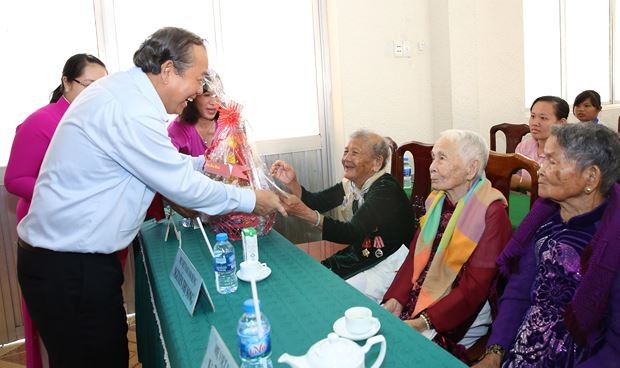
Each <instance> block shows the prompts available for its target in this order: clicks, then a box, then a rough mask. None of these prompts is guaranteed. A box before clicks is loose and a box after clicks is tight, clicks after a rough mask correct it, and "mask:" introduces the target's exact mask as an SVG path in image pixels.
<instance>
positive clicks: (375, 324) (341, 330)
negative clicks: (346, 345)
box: [334, 317, 381, 341]
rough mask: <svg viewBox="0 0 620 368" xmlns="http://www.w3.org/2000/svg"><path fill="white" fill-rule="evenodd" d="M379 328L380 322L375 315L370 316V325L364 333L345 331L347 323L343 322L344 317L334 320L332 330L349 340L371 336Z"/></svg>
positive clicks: (364, 338)
mask: <svg viewBox="0 0 620 368" xmlns="http://www.w3.org/2000/svg"><path fill="white" fill-rule="evenodd" d="M379 329H381V322H379V320H378V319H377V318H375V317H373V318H372V327H371V328H370V329H369V330H368V331H366V332H365V333H361V334H355V333H353V332H349V331H347V325H346V324H345V320H344V317H340V318H338V320H337V321H336V322H334V332H335V333H337V334H338V336H340V337H344V338H345V339H349V340H355V341H358V340H366V339H367V338H369V337H372V336H374V335H376V334H377V332H379Z"/></svg>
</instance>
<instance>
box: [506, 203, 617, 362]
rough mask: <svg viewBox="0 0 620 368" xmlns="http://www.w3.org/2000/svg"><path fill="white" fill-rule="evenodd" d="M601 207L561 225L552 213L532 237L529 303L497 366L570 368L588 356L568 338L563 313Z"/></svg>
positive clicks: (578, 279) (561, 222)
mask: <svg viewBox="0 0 620 368" xmlns="http://www.w3.org/2000/svg"><path fill="white" fill-rule="evenodd" d="M606 204H607V202H605V203H604V204H602V205H600V206H599V207H597V208H596V209H594V210H593V211H591V212H589V213H587V214H583V215H580V216H576V217H574V218H572V219H570V220H569V221H568V222H564V221H562V218H561V217H560V213H559V211H558V212H556V213H555V214H554V215H553V216H552V217H551V218H550V219H549V221H548V222H547V223H545V224H544V225H543V226H541V227H540V229H539V230H538V231H537V232H536V234H535V235H534V239H536V241H535V247H534V250H535V256H536V265H537V267H536V270H537V272H536V276H535V279H534V284H533V285H532V289H531V294H530V298H531V302H532V304H531V306H530V307H529V309H528V310H527V312H526V314H525V317H524V319H523V322H522V323H521V326H520V327H519V329H518V331H517V335H516V339H515V342H514V344H513V346H512V347H511V348H510V350H509V352H508V353H507V356H506V358H505V361H504V365H503V367H573V366H575V364H576V363H577V362H579V361H581V360H582V359H584V358H587V357H588V356H589V355H590V352H588V351H586V349H585V348H584V347H582V346H580V345H578V344H577V343H575V342H574V341H573V339H572V336H571V335H570V334H569V333H568V331H567V329H566V325H565V323H564V311H565V309H566V306H567V305H568V304H569V303H570V301H571V300H572V298H573V295H574V293H575V290H576V288H577V286H578V285H579V282H580V281H581V277H582V275H581V272H580V268H581V267H580V265H581V254H582V252H583V250H584V248H585V247H586V246H587V245H588V243H590V241H591V239H592V237H593V236H594V233H595V232H596V228H597V226H598V224H599V222H600V219H601V217H602V216H603V213H604V211H605V207H606Z"/></svg>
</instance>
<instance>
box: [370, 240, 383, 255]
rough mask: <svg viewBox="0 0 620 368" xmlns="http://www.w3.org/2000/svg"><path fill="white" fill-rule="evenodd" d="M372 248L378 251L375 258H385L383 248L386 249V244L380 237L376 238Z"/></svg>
mask: <svg viewBox="0 0 620 368" xmlns="http://www.w3.org/2000/svg"><path fill="white" fill-rule="evenodd" d="M372 246H373V247H374V248H377V250H375V257H377V258H381V257H383V251H382V250H381V248H383V247H385V244H383V239H381V237H380V236H379V235H377V236H375V239H374V241H373V244H372Z"/></svg>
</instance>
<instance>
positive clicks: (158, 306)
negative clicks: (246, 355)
mask: <svg viewBox="0 0 620 368" xmlns="http://www.w3.org/2000/svg"><path fill="white" fill-rule="evenodd" d="M164 231H165V224H164V223H163V222H160V223H156V222H154V221H153V220H151V221H148V222H145V223H144V224H143V226H142V229H141V232H140V243H141V244H140V246H139V247H136V248H137V249H136V250H135V252H136V254H135V255H136V257H135V259H136V332H137V335H138V351H139V356H140V360H141V362H142V363H143V365H144V366H145V367H149V368H150V367H163V366H166V363H168V365H169V366H171V367H174V368H177V367H199V366H200V363H201V362H202V359H203V356H204V353H205V350H206V346H207V342H208V337H209V330H210V328H211V325H214V326H215V327H216V328H217V330H218V332H219V333H220V335H221V336H222V339H223V340H224V342H225V343H226V345H227V346H228V348H229V350H230V351H231V353H232V354H233V356H235V357H236V359H237V361H238V362H240V361H239V359H238V356H237V355H238V350H237V349H238V347H237V335H236V327H237V322H238V320H239V317H240V316H241V314H242V303H243V301H244V300H245V299H248V298H250V297H251V290H250V286H249V284H248V283H245V282H243V281H241V280H239V289H238V290H237V291H236V292H235V293H233V294H228V295H220V294H218V293H217V291H216V290H215V276H214V273H213V267H212V258H211V256H210V254H209V251H208V249H207V247H206V245H205V242H204V240H203V239H202V235H201V234H200V231H199V230H193V229H183V230H182V241H183V249H184V251H185V253H186V254H187V256H188V257H189V259H190V260H191V261H192V262H193V263H194V265H195V266H196V268H197V270H198V271H199V272H200V274H201V276H202V277H203V279H204V281H205V284H206V285H207V288H208V289H209V293H210V294H211V297H212V299H213V302H214V304H215V306H216V310H215V312H213V311H211V310H210V309H209V307H208V306H207V304H205V302H204V301H203V302H200V303H199V304H198V305H197V307H196V311H195V312H194V316H193V317H192V316H190V315H189V313H188V312H187V310H186V309H185V306H184V305H183V303H182V301H181V299H180V298H179V296H178V295H177V294H176V293H177V292H176V290H175V289H174V287H173V286H172V283H171V281H170V279H169V273H170V269H171V267H172V263H173V261H174V258H175V255H176V253H177V249H178V245H177V244H178V243H177V241H176V239H175V238H174V236H171V237H170V238H169V239H168V242H167V243H164V241H163V236H164ZM208 236H209V238H210V241H211V243H212V244H215V240H214V234H212V233H209V235H208ZM258 242H259V249H260V259H261V261H262V262H266V263H267V264H268V265H269V266H270V267H271V269H272V270H273V272H272V274H271V275H270V276H269V277H268V278H267V279H265V280H263V281H261V282H259V283H258V285H257V286H258V293H259V297H260V299H261V304H262V310H263V312H264V313H265V315H266V316H267V317H268V318H269V320H270V322H271V329H272V333H271V338H272V360H273V363H274V366H276V367H277V366H284V365H280V364H278V363H277V359H278V357H279V356H280V355H281V354H282V353H284V352H287V353H289V354H292V355H303V354H305V353H306V352H307V350H308V349H309V348H310V346H312V344H314V343H315V342H317V341H319V340H321V339H323V338H325V337H327V334H328V333H329V332H331V331H332V324H333V322H334V321H336V320H337V319H338V318H340V317H341V316H342V315H343V314H344V311H345V310H346V309H347V308H349V307H351V306H354V305H362V306H366V307H369V308H371V309H372V311H373V315H374V316H375V317H377V318H378V319H379V321H380V322H381V330H380V331H379V333H380V334H383V335H384V336H385V338H386V340H387V353H386V357H385V360H384V362H383V365H382V367H388V368H389V367H465V365H464V364H462V363H461V362H460V361H458V360H457V359H456V358H454V357H453V356H452V355H450V354H448V353H447V352H446V351H444V350H443V349H441V348H440V347H438V346H437V345H435V344H434V343H432V342H431V341H429V340H427V339H426V338H424V337H423V336H422V335H420V334H419V333H417V332H416V331H414V330H413V329H411V328H410V327H408V326H407V325H405V324H404V323H403V322H402V321H400V320H399V319H398V318H396V317H395V316H393V315H392V314H390V313H388V312H387V311H385V310H384V309H383V308H382V307H381V306H379V305H378V304H376V303H374V302H373V301H371V300H370V299H368V298H366V297H365V296H364V295H363V294H361V293H360V292H358V291H357V290H355V289H354V288H352V287H351V286H349V285H348V284H347V283H346V282H344V281H343V280H342V279H340V278H339V277H338V276H337V275H336V274H334V273H332V272H331V271H329V270H328V269H326V268H325V267H323V266H322V265H321V264H320V263H318V262H316V261H315V260H314V259H312V258H311V257H310V256H308V255H307V254H306V253H304V252H303V251H301V250H300V249H298V248H297V247H296V246H295V245H294V244H292V243H291V242H289V241H288V240H287V239H285V238H284V237H282V236H281V235H280V234H278V233H277V232H276V231H271V233H270V234H269V235H267V236H264V237H259V239H258ZM232 243H233V245H234V246H235V249H236V252H237V255H238V256H240V255H241V254H242V251H241V244H240V242H238V241H236V242H232ZM238 258H239V257H238ZM237 261H238V262H239V259H237ZM378 352H379V347H378V345H375V346H373V348H372V349H371V350H370V351H369V352H368V353H367V354H366V362H367V363H371V362H373V361H374V360H375V358H376V357H377V355H378Z"/></svg>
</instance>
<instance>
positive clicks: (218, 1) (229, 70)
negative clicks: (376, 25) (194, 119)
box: [0, 0, 327, 166]
mask: <svg viewBox="0 0 620 368" xmlns="http://www.w3.org/2000/svg"><path fill="white" fill-rule="evenodd" d="M322 1H323V0H298V1H286V0H263V1H260V2H257V1H254V0H224V1H222V0H203V1H197V0H177V1H175V2H170V1H165V0H133V1H118V0H117V1H107V0H106V1H104V0H93V1H92V2H89V1H84V0H66V1H63V2H61V4H56V3H50V2H40V1H39V2H36V7H37V11H36V12H33V11H32V7H33V3H32V2H30V1H24V2H20V3H19V4H17V3H16V4H15V5H14V8H15V9H16V10H14V11H12V12H2V13H0V24H2V28H1V31H0V32H1V33H0V40H1V41H2V44H3V45H4V46H5V49H6V50H15V51H12V54H11V55H8V57H7V56H5V57H3V58H2V59H0V66H1V67H3V70H8V71H11V73H8V74H7V76H6V78H5V79H8V80H6V82H8V85H10V86H11V88H5V89H4V91H5V92H4V93H5V94H6V95H4V96H3V100H4V101H9V103H10V106H11V108H10V109H5V110H6V111H5V116H4V118H5V119H8V121H10V124H7V125H5V126H4V127H3V129H4V132H3V134H1V135H0V166H4V165H6V162H7V161H8V156H9V152H10V147H11V143H12V140H13V136H14V131H15V126H17V125H18V124H19V123H21V122H22V121H23V120H24V118H25V117H26V116H27V115H28V114H30V113H32V112H33V111H34V110H35V109H37V108H39V107H41V106H44V105H45V104H46V103H47V102H48V101H49V94H50V92H51V91H52V90H53V89H54V88H55V87H56V86H57V85H58V83H59V79H60V75H61V71H62V66H63V65H64V62H65V60H66V59H67V58H68V57H69V56H71V55H73V54H75V53H78V52H88V53H92V54H94V55H97V56H98V57H100V58H101V59H102V61H103V62H104V63H106V65H107V66H108V71H109V72H110V73H113V72H116V71H118V70H125V69H127V68H129V67H131V66H133V53H134V52H135V51H136V49H137V48H138V46H139V45H140V43H141V42H142V41H143V40H144V39H145V38H146V37H147V36H148V35H150V34H152V33H153V32H154V31H155V30H157V29H159V28H161V27H164V26H176V27H182V28H186V29H188V30H191V31H193V32H195V33H197V34H199V35H200V36H202V37H205V38H206V40H207V49H208V51H209V60H210V66H211V67H212V68H214V69H215V70H216V71H217V72H218V73H219V74H220V76H221V77H222V81H223V83H224V89H225V91H226V93H227V95H228V96H229V97H230V98H232V99H235V100H236V101H237V102H239V103H241V104H242V105H244V113H243V114H244V116H245V118H246V119H247V120H248V122H249V128H250V133H251V134H252V139H253V140H255V141H259V148H260V150H259V151H260V152H261V153H263V154H265V153H279V152H285V151H287V150H290V151H293V150H305V149H321V147H324V144H325V143H324V142H325V137H324V135H323V134H321V132H324V131H325V124H326V123H325V121H326V116H327V113H326V111H327V108H326V107H325V106H326V103H325V99H324V96H325V92H324V88H325V87H324V85H325V83H323V80H324V79H323V75H322V71H323V70H326V68H325V67H324V65H323V59H322V55H323V54H324V51H323V45H322V43H321V41H322V36H321V35H322V30H321V29H320V25H321V23H320V21H319V8H320V7H321V6H322ZM281 14H286V16H284V17H283V16H280V15H281ZM24 19H28V22H24ZM33 24H35V25H36V27H33V26H32V25H33ZM60 39H62V40H60ZM325 49H326V47H325ZM8 92H10V95H9V94H8ZM260 141H263V143H264V145H263V146H260V143H261V142H260ZM284 141H287V142H289V143H285V144H282V143H279V142H284ZM274 142H275V143H276V144H274ZM291 142H292V143H291ZM267 147H268V148H269V150H270V151H268V150H265V149H263V148H267ZM274 147H275V148H274Z"/></svg>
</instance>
